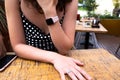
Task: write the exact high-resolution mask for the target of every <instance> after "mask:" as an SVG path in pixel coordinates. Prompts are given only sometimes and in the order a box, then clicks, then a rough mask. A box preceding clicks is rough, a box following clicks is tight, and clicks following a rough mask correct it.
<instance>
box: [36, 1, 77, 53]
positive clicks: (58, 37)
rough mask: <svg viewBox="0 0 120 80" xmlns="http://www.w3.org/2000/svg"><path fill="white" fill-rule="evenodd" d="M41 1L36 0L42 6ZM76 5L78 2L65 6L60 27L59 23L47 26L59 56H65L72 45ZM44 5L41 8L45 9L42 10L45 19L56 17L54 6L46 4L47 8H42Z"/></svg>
mask: <svg viewBox="0 0 120 80" xmlns="http://www.w3.org/2000/svg"><path fill="white" fill-rule="evenodd" d="M41 1H42V0H38V2H39V4H40V5H41V6H42V4H41ZM48 1H49V0H48ZM53 1H54V0H53ZM77 3H78V0H72V2H71V3H68V4H67V5H66V7H65V16H64V21H63V24H62V26H61V25H60V23H59V22H57V23H55V24H54V25H50V26H48V28H49V31H50V34H51V37H52V40H53V43H54V45H55V46H56V48H57V49H58V50H59V52H60V53H61V54H67V51H69V50H70V49H71V48H72V47H73V44H74V34H75V22H76V14H77ZM44 5H45V4H44ZM44 5H43V8H45V9H43V10H44V13H45V16H46V18H49V17H53V16H57V13H56V9H55V5H53V6H52V5H48V4H47V6H48V7H44Z"/></svg>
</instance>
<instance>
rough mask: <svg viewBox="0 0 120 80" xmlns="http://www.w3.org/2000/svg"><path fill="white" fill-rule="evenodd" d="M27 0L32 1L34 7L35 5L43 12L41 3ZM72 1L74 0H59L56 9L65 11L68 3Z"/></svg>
mask: <svg viewBox="0 0 120 80" xmlns="http://www.w3.org/2000/svg"><path fill="white" fill-rule="evenodd" d="M26 1H27V2H29V3H31V4H32V5H33V7H35V8H36V9H37V10H38V11H39V12H40V13H43V10H42V8H41V7H40V6H39V4H38V2H37V1H36V0H26ZM71 1H72V0H58V4H57V6H56V9H58V10H59V11H63V10H64V9H65V6H66V4H67V3H69V2H71Z"/></svg>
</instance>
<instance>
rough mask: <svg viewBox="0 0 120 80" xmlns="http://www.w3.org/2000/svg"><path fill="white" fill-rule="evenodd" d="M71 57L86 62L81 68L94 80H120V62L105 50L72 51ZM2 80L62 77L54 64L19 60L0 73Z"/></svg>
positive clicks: (43, 79)
mask: <svg viewBox="0 0 120 80" xmlns="http://www.w3.org/2000/svg"><path fill="white" fill-rule="evenodd" d="M69 56H70V57H73V58H76V59H78V60H80V61H82V62H84V63H85V66H84V67H81V68H83V69H84V70H85V71H87V72H88V73H89V74H90V75H91V76H92V78H93V80H120V60H119V59H117V58H116V57H114V56H113V55H111V54H110V53H108V51H106V50H104V49H87V50H72V51H70V54H69ZM0 80H60V76H59V73H58V72H57V71H56V70H55V68H54V67H53V65H52V64H46V63H42V62H37V61H31V60H25V59H21V58H17V59H16V60H15V61H13V63H12V64H11V65H10V66H9V67H8V68H7V69H6V70H5V71H3V72H0ZM66 80H70V79H69V78H68V76H66Z"/></svg>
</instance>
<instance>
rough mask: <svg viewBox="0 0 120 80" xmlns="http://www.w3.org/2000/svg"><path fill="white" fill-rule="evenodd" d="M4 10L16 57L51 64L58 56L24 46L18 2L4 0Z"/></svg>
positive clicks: (17, 0) (15, 0) (16, 0)
mask: <svg viewBox="0 0 120 80" xmlns="http://www.w3.org/2000/svg"><path fill="white" fill-rule="evenodd" d="M5 10H6V17H7V24H8V30H9V35H10V41H11V44H12V47H13V49H14V51H15V52H16V54H17V55H18V56H21V57H24V58H27V59H32V60H38V61H44V62H51V61H52V60H53V58H54V57H55V56H57V55H58V54H56V53H55V52H50V51H45V50H41V49H38V48H35V47H32V46H29V45H26V42H25V36H24V35H25V34H24V31H23V25H22V22H21V21H22V20H21V17H20V4H19V0H12V1H11V0H5Z"/></svg>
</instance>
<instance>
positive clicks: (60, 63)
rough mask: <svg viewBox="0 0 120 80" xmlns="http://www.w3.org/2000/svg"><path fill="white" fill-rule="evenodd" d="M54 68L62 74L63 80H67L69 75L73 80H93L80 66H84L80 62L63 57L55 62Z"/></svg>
mask: <svg viewBox="0 0 120 80" xmlns="http://www.w3.org/2000/svg"><path fill="white" fill-rule="evenodd" d="M53 64H54V67H55V68H56V70H57V71H58V72H59V73H60V76H61V80H65V74H67V75H68V76H69V77H70V78H71V79H72V80H91V77H90V76H89V75H88V74H87V73H86V72H85V71H84V70H82V69H81V68H80V67H79V66H83V63H81V62H80V61H78V60H76V59H73V58H70V57H66V56H61V57H59V58H56V59H55V60H54V61H53Z"/></svg>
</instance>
